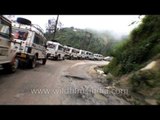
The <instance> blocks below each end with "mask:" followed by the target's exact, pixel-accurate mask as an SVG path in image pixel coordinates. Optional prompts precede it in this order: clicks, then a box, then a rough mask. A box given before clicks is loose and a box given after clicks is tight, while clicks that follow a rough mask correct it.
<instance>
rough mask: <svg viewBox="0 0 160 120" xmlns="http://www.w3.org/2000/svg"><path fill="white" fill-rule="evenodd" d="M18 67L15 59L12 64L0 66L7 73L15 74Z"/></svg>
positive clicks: (17, 61)
mask: <svg viewBox="0 0 160 120" xmlns="http://www.w3.org/2000/svg"><path fill="white" fill-rule="evenodd" d="M18 65H19V60H18V59H17V58H14V61H13V63H12V64H11V63H7V64H4V65H2V66H3V68H4V70H5V71H7V72H9V73H14V72H16V70H17V68H18Z"/></svg>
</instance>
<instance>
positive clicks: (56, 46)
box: [46, 41, 65, 60]
mask: <svg viewBox="0 0 160 120" xmlns="http://www.w3.org/2000/svg"><path fill="white" fill-rule="evenodd" d="M46 46H47V58H51V59H56V60H64V56H65V51H64V46H63V45H61V44H60V43H58V42H52V41H47V43H46Z"/></svg>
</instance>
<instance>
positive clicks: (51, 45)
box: [47, 44, 56, 49]
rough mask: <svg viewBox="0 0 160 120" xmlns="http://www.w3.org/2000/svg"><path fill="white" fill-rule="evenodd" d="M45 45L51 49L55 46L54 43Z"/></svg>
mask: <svg viewBox="0 0 160 120" xmlns="http://www.w3.org/2000/svg"><path fill="white" fill-rule="evenodd" d="M47 47H48V48H52V49H55V48H56V46H55V45H54V44H48V45H47Z"/></svg>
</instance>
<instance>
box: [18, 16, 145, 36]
mask: <svg viewBox="0 0 160 120" xmlns="http://www.w3.org/2000/svg"><path fill="white" fill-rule="evenodd" d="M138 16H139V15H60V16H59V21H60V22H61V23H62V24H63V25H64V26H63V27H71V26H73V27H75V28H82V29H85V28H92V29H94V30H108V31H111V32H114V33H116V34H117V35H120V36H121V35H128V34H129V33H130V31H131V30H132V29H133V28H135V27H136V26H137V25H138V24H134V25H131V26H128V25H129V24H131V23H132V22H133V21H135V20H139V19H138ZM17 17H24V18H27V19H29V20H31V21H32V23H33V24H38V25H40V26H41V27H42V28H43V29H44V30H45V26H46V24H47V22H48V19H51V18H56V17H57V16H56V15H15V19H16V18H17ZM141 18H143V16H141Z"/></svg>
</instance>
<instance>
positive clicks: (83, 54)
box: [77, 50, 85, 60]
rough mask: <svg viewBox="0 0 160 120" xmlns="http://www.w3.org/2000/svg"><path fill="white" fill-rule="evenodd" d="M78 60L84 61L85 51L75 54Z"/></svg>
mask: <svg viewBox="0 0 160 120" xmlns="http://www.w3.org/2000/svg"><path fill="white" fill-rule="evenodd" d="M77 56H78V59H81V60H84V59H85V51H84V50H79V53H78V54H77Z"/></svg>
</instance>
